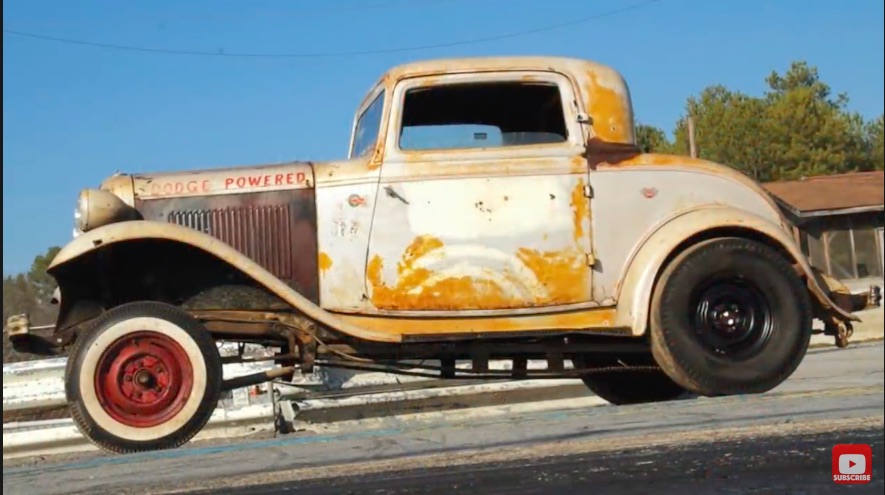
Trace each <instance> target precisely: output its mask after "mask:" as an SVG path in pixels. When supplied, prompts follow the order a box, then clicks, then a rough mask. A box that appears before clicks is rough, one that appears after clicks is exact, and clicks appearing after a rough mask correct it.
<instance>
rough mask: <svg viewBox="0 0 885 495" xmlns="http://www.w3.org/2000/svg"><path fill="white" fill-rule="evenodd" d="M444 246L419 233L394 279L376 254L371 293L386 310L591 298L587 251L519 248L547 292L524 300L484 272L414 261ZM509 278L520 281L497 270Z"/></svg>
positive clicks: (501, 306) (538, 303) (478, 307)
mask: <svg viewBox="0 0 885 495" xmlns="http://www.w3.org/2000/svg"><path fill="white" fill-rule="evenodd" d="M441 247H443V243H442V241H440V240H439V239H437V238H435V237H429V236H421V237H417V238H415V240H414V241H413V242H412V244H411V245H409V247H407V248H406V249H405V251H404V252H403V255H402V257H401V259H400V261H399V262H398V263H397V279H396V283H395V284H391V285H388V284H386V283H385V282H384V277H383V268H384V260H382V259H381V257H380V256H378V255H375V256H373V257H372V259H371V260H369V264H368V267H367V280H368V283H369V286H370V287H371V296H370V299H371V301H372V304H373V305H374V306H375V307H376V308H379V309H386V310H400V311H405V310H438V311H442V310H488V309H506V308H520V307H533V306H550V305H557V304H574V303H578V302H584V301H588V300H590V299H591V294H590V291H591V287H589V286H588V284H587V283H586V281H587V280H588V279H589V273H587V270H589V269H590V267H588V266H587V264H586V259H585V255H584V253H583V252H581V251H579V250H568V251H563V252H539V251H536V250H532V249H525V248H522V249H519V250H518V251H517V253H516V257H517V258H518V259H519V260H520V261H521V262H522V263H523V264H524V265H525V266H526V267H527V268H528V269H529V270H530V271H531V272H532V273H533V274H534V276H535V278H536V279H537V281H538V283H540V284H541V285H542V286H543V287H544V291H543V292H539V293H537V294H533V297H532V298H530V299H528V300H526V299H525V298H524V297H522V296H520V295H515V294H512V293H511V292H509V291H508V290H507V289H505V288H504V287H502V286H501V285H500V284H499V283H497V282H496V281H494V280H491V279H488V278H482V277H471V276H462V277H449V278H436V277H435V273H434V272H432V271H431V270H428V269H427V268H422V267H416V266H415V264H416V262H417V261H418V260H419V259H421V258H422V257H424V256H427V255H428V254H429V253H431V252H432V251H434V250H436V249H439V248H441ZM496 275H498V276H504V277H506V278H507V279H508V282H512V283H513V284H514V285H517V286H518V285H521V282H522V281H520V280H518V279H516V277H515V275H514V274H512V273H509V272H505V273H497V274H496Z"/></svg>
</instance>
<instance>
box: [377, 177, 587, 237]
mask: <svg viewBox="0 0 885 495" xmlns="http://www.w3.org/2000/svg"><path fill="white" fill-rule="evenodd" d="M476 166H477V167H481V166H482V165H481V164H477V165H476ZM574 185H575V182H574V181H573V180H568V179H565V180H563V179H561V178H559V177H520V178H518V179H513V180H506V179H504V180H502V178H497V177H496V178H469V177H465V178H458V179H450V180H434V181H414V182H406V183H403V184H393V185H392V186H391V187H393V188H394V189H401V190H402V195H403V196H404V197H406V198H407V199H408V200H409V202H410V205H409V207H408V208H407V212H408V213H407V217H406V218H407V220H408V225H409V227H410V230H411V231H412V232H415V233H418V234H420V233H422V232H428V233H429V232H430V231H432V232H433V234H434V235H435V236H437V237H441V238H445V239H451V240H453V241H467V242H471V243H472V242H475V241H476V240H478V239H484V238H489V237H492V238H494V237H499V238H515V237H522V236H532V235H536V234H537V233H538V224H539V223H542V222H543V224H544V227H545V228H546V229H547V230H548V231H549V232H571V230H572V225H573V223H572V215H571V208H570V207H569V201H570V199H571V192H572V188H573V187H574ZM551 196H552V197H554V198H555V199H551ZM505 197H506V199H505ZM393 206H394V207H396V204H395V203H394V204H393ZM429 226H432V228H428V227H429ZM476 244H479V245H482V243H476Z"/></svg>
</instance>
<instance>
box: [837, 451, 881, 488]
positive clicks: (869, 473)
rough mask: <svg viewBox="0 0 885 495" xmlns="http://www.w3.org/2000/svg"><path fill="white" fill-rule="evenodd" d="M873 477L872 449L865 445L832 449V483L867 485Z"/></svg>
mask: <svg viewBox="0 0 885 495" xmlns="http://www.w3.org/2000/svg"><path fill="white" fill-rule="evenodd" d="M872 477H873V449H872V448H870V446H869V445H866V444H840V445H836V446H834V447H833V481H834V482H836V483H839V484H842V485H859V484H863V483H869V482H870V480H871V479H872Z"/></svg>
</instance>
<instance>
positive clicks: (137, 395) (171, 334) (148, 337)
mask: <svg viewBox="0 0 885 495" xmlns="http://www.w3.org/2000/svg"><path fill="white" fill-rule="evenodd" d="M65 378H66V380H65V381H66V384H65V387H66V390H65V392H66V395H67V400H68V403H69V404H70V406H69V407H70V411H71V416H72V417H73V419H74V422H75V423H76V425H77V427H78V429H79V430H80V432H81V433H82V434H83V435H84V436H86V437H87V438H88V439H89V440H90V441H92V442H93V443H94V444H95V445H97V446H98V447H100V448H102V449H104V450H107V451H110V452H115V453H129V452H139V451H146V450H157V449H166V448H174V447H178V446H180V445H182V444H184V443H186V442H188V441H189V440H190V439H191V438H192V437H193V436H194V435H196V434H197V433H198V432H199V431H200V430H201V429H202V428H203V426H205V424H206V422H207V421H208V420H209V417H210V416H211V415H212V412H213V411H214V410H215V407H216V406H217V404H218V399H219V396H220V393H221V379H222V368H221V358H220V356H219V354H218V350H217V348H216V346H215V342H214V340H213V339H212V337H211V336H210V335H209V333H208V332H207V331H206V330H205V329H204V328H203V326H202V325H201V324H200V323H199V322H198V321H196V320H195V319H193V318H191V317H190V315H188V314H187V313H186V312H184V311H183V310H181V309H179V308H177V307H175V306H170V305H167V304H162V303H156V302H136V303H130V304H126V305H123V306H119V307H117V308H114V309H111V310H109V311H107V312H105V313H104V314H102V315H101V316H100V317H99V318H98V319H97V321H96V322H95V324H94V325H93V327H92V328H91V329H90V330H89V331H88V332H86V333H85V334H84V335H82V336H80V337H79V338H78V339H77V342H76V343H75V344H74V347H73V349H72V351H71V354H70V357H69V358H68V365H67V369H66V377H65Z"/></svg>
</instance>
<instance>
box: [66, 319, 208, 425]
mask: <svg viewBox="0 0 885 495" xmlns="http://www.w3.org/2000/svg"><path fill="white" fill-rule="evenodd" d="M142 331H149V332H156V333H159V334H162V335H165V336H167V337H169V338H171V339H173V340H174V341H175V342H177V343H178V344H179V345H180V346H181V348H182V349H183V350H184V352H185V353H186V354H187V356H188V358H189V359H190V365H191V368H192V370H193V387H192V388H191V393H190V396H189V397H188V399H187V401H186V402H185V405H184V407H183V408H182V409H181V411H179V412H178V414H176V415H175V416H173V417H172V418H171V419H169V420H168V421H166V422H165V423H162V424H159V425H156V426H152V427H149V428H135V427H132V426H128V425H125V424H122V423H120V422H118V421H116V420H115V419H113V418H112V417H111V416H110V415H108V413H107V412H105V410H104V408H102V406H101V404H100V403H99V399H98V396H97V391H96V390H95V374H96V369H97V368H98V363H99V358H100V357H101V355H102V354H103V353H104V352H105V351H106V350H107V349H108V348H109V347H110V346H111V345H113V344H114V342H116V341H117V340H118V339H120V338H123V337H125V336H126V335H129V334H132V333H136V332H142ZM206 380H207V376H206V363H205V361H204V360H203V355H202V353H201V352H200V348H199V346H198V345H197V343H196V341H194V339H193V338H191V336H190V335H189V334H188V333H187V332H186V331H184V329H182V328H181V327H179V326H178V325H175V324H174V323H172V322H170V321H168V320H164V319H161V318H154V317H146V316H142V317H137V318H130V319H127V320H123V321H120V322H118V323H115V324H113V325H111V326H110V327H109V328H107V329H105V330H104V331H103V332H101V334H100V335H99V336H98V337H96V339H95V340H94V341H93V342H92V344H91V345H90V347H89V349H88V350H87V351H86V356H85V358H84V359H83V364H82V366H81V368H80V377H79V382H80V396H81V398H82V401H83V406H84V408H85V409H86V412H87V414H89V416H91V417H92V419H93V420H94V421H95V422H96V423H98V425H100V426H101V427H102V428H103V429H105V430H107V431H108V432H109V433H110V434H112V435H114V436H117V437H119V438H123V439H126V440H132V441H151V440H156V439H159V438H163V437H166V436H168V435H171V434H172V433H174V432H176V431H178V430H179V429H180V428H181V427H182V426H184V424H185V423H186V422H188V421H190V420H191V418H193V416H194V414H195V413H196V411H197V409H198V408H199V407H200V403H201V402H202V401H203V397H204V396H205V394H206Z"/></svg>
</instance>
